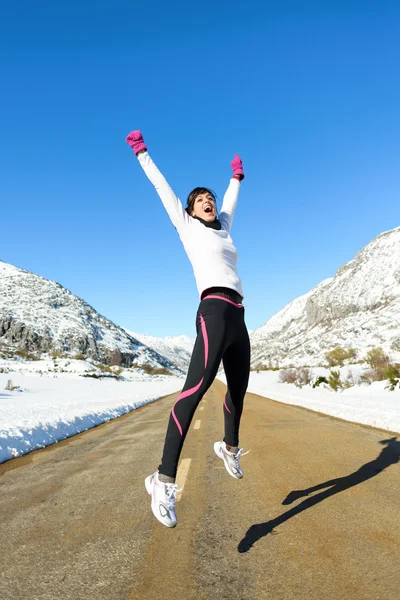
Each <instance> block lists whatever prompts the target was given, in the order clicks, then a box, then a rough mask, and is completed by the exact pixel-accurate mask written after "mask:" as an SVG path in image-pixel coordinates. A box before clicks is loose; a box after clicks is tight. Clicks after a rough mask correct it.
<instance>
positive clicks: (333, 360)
mask: <svg viewBox="0 0 400 600" xmlns="http://www.w3.org/2000/svg"><path fill="white" fill-rule="evenodd" d="M356 356H357V350H355V348H347V350H345V349H344V348H341V347H340V346H336V348H334V349H333V350H331V351H330V352H326V354H325V358H326V360H327V361H328V365H329V366H330V367H342V366H343V364H344V361H345V360H349V359H352V360H354V359H355V358H356Z"/></svg>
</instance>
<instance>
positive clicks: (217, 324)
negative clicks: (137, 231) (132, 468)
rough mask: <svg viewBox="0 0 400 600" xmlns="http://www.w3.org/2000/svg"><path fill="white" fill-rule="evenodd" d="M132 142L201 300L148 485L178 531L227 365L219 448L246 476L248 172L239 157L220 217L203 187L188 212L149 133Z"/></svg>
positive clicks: (157, 507)
mask: <svg viewBox="0 0 400 600" xmlns="http://www.w3.org/2000/svg"><path fill="white" fill-rule="evenodd" d="M126 141H127V143H128V144H129V145H130V146H131V148H132V149H133V151H134V153H135V154H136V156H137V157H138V159H139V162H140V164H141V166H142V168H143V170H144V172H145V173H146V175H147V177H148V178H149V180H150V181H151V183H152V184H153V185H154V187H155V189H156V191H157V193H158V195H159V197H160V199H161V202H162V203H163V205H164V207H165V209H166V211H167V213H168V215H169V217H170V219H171V221H172V223H173V225H174V226H175V227H176V229H177V231H178V234H179V237H180V239H181V241H182V243H183V246H184V248H185V250H186V253H187V255H188V257H189V260H190V262H191V264H192V267H193V271H194V276H195V278H196V283H197V288H198V291H199V295H200V305H199V308H198V311H197V317H196V329H197V338H196V341H195V344H194V348H193V354H192V357H191V360H190V365H189V370H188V374H187V378H186V382H185V385H184V387H183V390H182V392H181V393H180V395H179V397H178V399H177V400H176V402H175V404H174V406H173V408H172V411H171V414H170V418H169V423H168V429H167V434H166V438H165V444H164V452H163V456H162V460H161V464H160V466H159V467H158V470H157V471H156V472H155V473H153V474H152V475H149V477H147V478H146V480H145V485H146V489H147V492H148V493H149V494H150V496H151V508H152V511H153V514H154V516H155V517H156V518H157V519H158V520H159V521H160V522H161V523H162V524H163V525H166V526H167V527H175V525H176V523H177V519H176V514H175V500H176V492H177V484H176V483H175V478H176V471H177V467H178V461H179V456H180V453H181V450H182V446H183V443H184V441H185V437H186V434H187V432H188V429H189V426H190V423H191V421H192V418H193V415H194V413H195V410H196V408H197V406H198V404H199V402H200V400H201V399H202V397H203V396H204V394H205V393H206V391H207V390H208V388H209V387H210V385H211V384H212V382H213V381H214V379H215V377H216V375H217V371H218V368H219V365H220V362H221V360H222V362H223V366H224V370H225V375H226V380H227V387H228V391H227V394H226V396H225V400H224V406H223V412H224V424H225V432H224V433H225V435H224V439H223V441H219V442H216V443H215V444H214V450H215V453H216V455H217V456H218V457H219V458H221V459H222V460H223V461H224V465H225V468H226V470H227V471H228V473H229V475H231V476H232V477H235V478H236V479H241V478H242V477H243V471H242V469H241V466H240V457H241V456H242V455H243V450H242V448H239V425H240V417H241V415H242V409H243V399H244V395H245V392H246V389H247V384H248V380H249V371H250V342H249V335H248V332H247V328H246V325H245V322H244V307H243V304H242V301H243V293H242V284H241V281H240V278H239V275H238V273H237V270H236V263H237V252H236V248H235V246H234V244H233V241H232V238H231V236H230V233H229V232H230V229H231V226H232V220H233V215H234V213H235V208H236V204H237V200H238V196H239V188H240V182H241V181H242V179H244V173H243V168H242V161H241V160H240V158H239V156H238V155H237V154H236V155H235V158H234V159H233V161H232V163H231V166H232V170H233V177H232V179H231V180H230V183H229V186H228V189H227V191H226V193H225V196H224V199H223V203H222V209H221V212H220V214H219V218H218V217H217V207H216V197H215V195H214V193H213V192H212V191H211V190H209V189H208V188H203V187H197V188H195V189H194V190H193V191H192V192H190V194H189V196H188V199H187V206H186V209H184V208H183V206H182V204H181V202H180V200H179V199H178V198H177V197H176V196H175V194H174V192H173V191H172V189H171V188H170V186H169V184H168V183H167V181H166V179H165V178H164V177H163V175H162V174H161V173H160V171H159V170H158V168H157V167H156V165H155V164H154V162H153V161H152V159H151V158H150V155H149V154H148V152H147V147H146V145H145V143H144V140H143V136H142V134H141V132H140V131H132V133H130V134H129V135H128V137H127V138H126Z"/></svg>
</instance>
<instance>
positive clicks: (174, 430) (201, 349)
mask: <svg viewBox="0 0 400 600" xmlns="http://www.w3.org/2000/svg"><path fill="white" fill-rule="evenodd" d="M196 330H197V338H196V342H195V345H194V348H193V354H192V358H191V360H190V365H189V371H188V374H187V378H186V382H185V385H184V387H183V390H182V392H181V393H180V395H179V397H178V399H177V401H176V402H175V404H174V406H173V408H172V411H171V415H170V418H169V423H168V429H167V435H166V438H165V445H164V452H163V457H162V462H161V465H160V466H159V469H158V470H159V472H160V473H161V474H163V475H168V476H169V477H175V476H176V470H177V467H178V461H179V456H180V453H181V450H182V446H183V442H184V441H185V437H186V434H187V432H188V429H189V427H190V423H191V420H192V418H193V415H194V412H195V410H196V408H197V406H198V404H199V402H200V400H201V399H202V397H203V396H204V394H205V393H206V391H207V390H208V388H209V387H210V385H211V384H212V382H213V381H214V379H215V376H216V374H217V371H218V368H219V365H220V362H221V359H222V361H223V365H224V370H225V375H226V379H227V385H228V392H227V394H226V396H225V401H224V408H223V410H224V420H225V437H224V441H225V442H226V444H227V445H228V446H238V445H239V424H240V417H241V415H242V410H243V399H244V395H245V393H246V389H247V384H248V381H249V372H250V341H249V334H248V332H247V328H246V325H245V322H244V307H243V306H242V305H241V304H236V303H235V302H232V301H231V300H228V299H227V298H222V297H218V296H215V295H210V296H206V297H205V298H204V300H202V301H201V302H200V305H199V309H198V311H197V316H196Z"/></svg>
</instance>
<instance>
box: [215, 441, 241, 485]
mask: <svg viewBox="0 0 400 600" xmlns="http://www.w3.org/2000/svg"><path fill="white" fill-rule="evenodd" d="M214 452H215V454H216V455H217V456H219V458H222V460H223V461H224V465H225V469H226V470H227V471H228V473H229V475H231V476H232V477H234V478H235V479H242V477H243V471H242V469H241V466H240V457H241V456H244V455H245V454H248V453H249V452H250V450H249V451H248V452H243V448H239V450H238V451H237V453H236V454H234V453H233V452H229V450H227V449H226V444H225V442H215V444H214Z"/></svg>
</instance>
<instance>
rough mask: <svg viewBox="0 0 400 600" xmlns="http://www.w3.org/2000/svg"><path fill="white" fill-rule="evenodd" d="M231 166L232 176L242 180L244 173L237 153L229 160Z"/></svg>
mask: <svg viewBox="0 0 400 600" xmlns="http://www.w3.org/2000/svg"><path fill="white" fill-rule="evenodd" d="M231 167H232V171H233V176H234V178H235V179H238V181H242V179H244V173H243V165H242V159H241V158H240V156H239V154H235V158H234V159H233V161H232V162H231Z"/></svg>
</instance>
